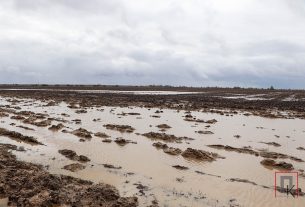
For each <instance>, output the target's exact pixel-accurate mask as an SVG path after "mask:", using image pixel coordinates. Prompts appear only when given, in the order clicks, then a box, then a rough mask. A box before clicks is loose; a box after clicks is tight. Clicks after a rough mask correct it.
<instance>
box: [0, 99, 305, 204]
mask: <svg viewBox="0 0 305 207" xmlns="http://www.w3.org/2000/svg"><path fill="white" fill-rule="evenodd" d="M5 104H9V103H8V102H7V101H6V100H5V99H4V98H1V99H0V105H5ZM45 104H46V103H43V102H41V101H37V100H21V102H19V103H17V105H16V106H20V107H21V110H28V111H33V112H35V113H47V114H49V116H50V117H59V118H64V119H66V120H67V121H69V122H68V123H63V124H64V125H65V126H66V127H68V128H65V129H67V130H68V131H72V130H74V129H78V128H80V127H82V128H85V129H87V130H88V131H91V132H93V133H95V132H104V133H106V134H108V135H110V139H112V140H113V141H114V140H115V139H116V138H117V137H123V138H124V139H128V140H132V141H134V142H137V144H132V143H129V144H127V145H125V146H120V145H118V144H116V143H115V142H112V143H104V142H102V141H103V139H102V138H99V137H95V136H93V135H92V136H93V138H92V139H91V140H90V141H85V142H79V138H78V137H76V136H75V135H73V134H70V133H62V132H61V130H60V131H58V132H56V131H51V130H48V127H36V126H33V125H28V124H24V123H22V121H18V120H13V119H10V118H9V117H2V118H0V125H1V127H3V128H6V129H9V130H12V131H17V132H20V133H22V134H24V135H30V136H34V137H36V138H37V139H38V141H40V142H42V143H44V144H45V145H44V146H31V145H29V144H25V143H18V142H16V141H14V140H11V139H9V138H7V137H1V138H0V142H1V143H11V144H16V145H18V146H24V147H25V149H26V151H25V152H15V151H14V154H16V155H17V157H18V158H19V159H20V160H24V161H29V162H33V163H38V164H42V165H44V166H46V168H47V169H48V170H49V171H50V172H51V173H55V174H66V175H72V176H75V177H79V178H82V179H87V180H92V181H94V182H104V183H108V184H111V185H114V186H115V187H116V188H118V189H119V191H120V193H121V195H122V196H132V195H136V196H138V198H139V202H140V206H148V205H149V204H151V201H152V200H154V199H156V200H158V202H159V205H160V206H194V207H197V206H198V207H199V206H215V207H216V206H230V205H231V206H234V205H235V204H236V205H239V206H247V207H248V206H250V207H270V206H277V207H286V206H304V204H305V198H304V197H299V198H295V199H293V198H286V197H282V198H275V197H274V191H273V190H272V189H265V188H262V187H261V186H260V185H265V186H268V187H272V186H273V185H274V172H275V171H276V170H270V169H267V168H265V167H263V166H262V165H261V164H260V161H261V160H262V159H263V158H262V157H256V156H253V155H247V154H240V153H236V152H227V151H224V150H217V149H213V148H209V147H207V146H206V145H209V144H223V145H230V146H234V147H243V146H251V147H252V148H253V149H267V150H270V151H275V152H280V153H283V154H288V155H292V156H296V157H299V158H302V159H305V151H302V150H297V149H296V148H297V147H300V146H302V147H305V120H300V119H267V118H262V117H256V116H243V115H241V114H237V115H234V116H222V115H218V114H211V113H202V112H198V111H196V112H191V113H192V115H193V116H196V118H198V119H203V120H210V119H216V120H217V121H218V122H216V123H215V124H206V123H196V122H188V121H185V120H184V117H183V116H185V111H176V110H167V109H162V110H163V113H159V114H156V113H155V111H156V110H160V109H156V108H152V109H150V110H149V109H147V108H138V107H126V108H119V107H101V108H88V109H86V110H87V113H82V114H77V113H75V111H76V109H70V108H68V107H67V106H68V105H67V104H66V103H61V104H60V105H58V106H49V107H44V106H42V105H45ZM129 112H137V113H140V115H127V116H122V115H119V114H122V113H129ZM62 113H65V114H69V115H70V117H63V116H61V114H62ZM152 115H159V116H160V118H154V117H151V116H152ZM10 116H11V115H10ZM74 119H81V124H75V123H74V122H72V121H71V120H74ZM93 119H100V121H95V122H94V121H93ZM11 123H16V126H17V125H23V126H27V127H30V128H33V129H35V131H29V130H25V129H22V128H18V127H16V126H11V125H10V124H11ZM58 123H60V122H57V121H52V124H58ZM105 124H122V125H130V126H132V127H133V128H135V132H134V133H120V132H118V131H113V130H108V129H106V128H105V127H103V125H105ZM159 124H167V125H169V126H171V127H172V128H170V129H167V130H166V131H165V133H167V134H174V135H176V136H187V137H190V138H194V140H191V141H189V140H187V141H182V143H167V145H168V146H169V147H177V148H180V149H181V150H185V149H186V148H188V147H191V148H194V149H201V150H206V151H209V152H216V153H218V154H219V155H221V156H224V157H225V159H217V160H216V161H214V162H196V161H192V160H187V159H184V158H183V157H182V156H172V155H168V154H166V153H164V152H163V150H157V149H156V148H155V147H153V146H152V144H153V143H154V142H156V141H152V140H150V139H148V138H146V137H144V136H142V135H137V133H139V134H143V133H147V132H151V131H153V132H160V131H159V130H160V129H159V128H157V127H156V126H157V125H159ZM207 125H210V127H209V128H206V127H205V126H207ZM199 130H209V131H212V132H213V133H214V134H199V133H196V132H195V131H199ZM235 135H240V138H236V137H234V136H235ZM275 135H278V136H279V137H276V136H275ZM261 142H277V143H279V144H280V145H281V146H280V147H274V146H269V145H266V144H264V143H261ZM59 149H71V150H74V151H75V152H76V153H77V154H79V155H80V154H81V155H85V156H87V157H89V158H90V159H91V161H90V162H88V163H86V164H84V165H86V168H85V169H84V170H81V171H78V172H70V171H67V170H64V169H62V168H63V166H65V165H67V164H71V163H75V162H74V161H71V160H68V159H67V158H65V157H64V156H62V155H61V154H59V153H58V150H59ZM283 161H287V162H289V163H292V164H293V165H294V168H295V169H296V170H299V169H302V170H305V164H304V163H300V162H294V161H291V160H283ZM103 164H112V165H114V166H120V167H122V168H121V169H108V168H105V167H104V166H103ZM173 165H181V166H186V167H188V168H189V169H188V170H178V169H175V168H173V167H172V166H173ZM195 171H201V172H204V173H206V174H199V173H196V172H195ZM230 178H241V179H247V180H249V181H252V182H255V183H257V184H258V185H257V186H255V185H251V184H248V183H238V182H228V181H227V180H228V179H230ZM135 184H142V185H144V186H147V189H145V190H144V191H142V192H139V189H137V185H135ZM299 187H300V188H302V189H303V191H305V179H304V178H300V179H299ZM3 203H5V200H0V206H3V205H4V204H3Z"/></svg>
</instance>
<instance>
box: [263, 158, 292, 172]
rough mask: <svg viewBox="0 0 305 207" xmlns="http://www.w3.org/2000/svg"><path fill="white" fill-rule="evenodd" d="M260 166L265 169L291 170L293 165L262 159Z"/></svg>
mask: <svg viewBox="0 0 305 207" xmlns="http://www.w3.org/2000/svg"><path fill="white" fill-rule="evenodd" d="M261 164H262V165H264V166H266V167H271V168H276V169H282V170H293V169H294V168H293V165H292V164H290V163H287V162H276V161H274V160H272V159H263V160H262V161H261Z"/></svg>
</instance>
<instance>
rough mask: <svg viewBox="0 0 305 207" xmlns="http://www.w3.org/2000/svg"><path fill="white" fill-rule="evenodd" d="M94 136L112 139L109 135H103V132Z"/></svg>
mask: <svg viewBox="0 0 305 207" xmlns="http://www.w3.org/2000/svg"><path fill="white" fill-rule="evenodd" d="M94 136H96V137H100V138H109V137H110V136H109V135H108V134H106V133H103V132H97V133H95V134H94Z"/></svg>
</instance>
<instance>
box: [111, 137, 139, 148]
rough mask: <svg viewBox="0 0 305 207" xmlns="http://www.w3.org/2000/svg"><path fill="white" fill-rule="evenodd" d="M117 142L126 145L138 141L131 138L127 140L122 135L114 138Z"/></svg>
mask: <svg viewBox="0 0 305 207" xmlns="http://www.w3.org/2000/svg"><path fill="white" fill-rule="evenodd" d="M114 142H115V143H117V144H118V145H120V146H125V145H126V144H129V143H131V144H137V142H134V141H131V140H127V139H124V138H121V137H118V138H116V140H114Z"/></svg>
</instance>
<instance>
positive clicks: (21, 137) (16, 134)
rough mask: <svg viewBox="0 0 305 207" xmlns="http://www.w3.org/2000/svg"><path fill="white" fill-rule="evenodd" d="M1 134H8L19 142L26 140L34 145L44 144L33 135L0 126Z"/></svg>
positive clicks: (7, 135)
mask: <svg viewBox="0 0 305 207" xmlns="http://www.w3.org/2000/svg"><path fill="white" fill-rule="evenodd" d="M0 136H6V137H9V138H11V139H13V140H16V141H18V142H25V143H28V144H33V145H42V143H40V142H38V141H37V139H35V138H34V137H32V136H25V135H22V134H20V133H19V132H14V131H9V130H7V129H4V128H0Z"/></svg>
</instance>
